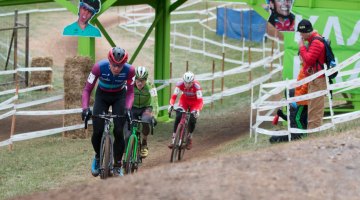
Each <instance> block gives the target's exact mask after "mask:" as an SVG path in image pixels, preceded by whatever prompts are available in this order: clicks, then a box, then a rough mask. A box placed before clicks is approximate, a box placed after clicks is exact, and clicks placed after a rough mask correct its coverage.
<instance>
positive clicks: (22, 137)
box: [0, 121, 92, 147]
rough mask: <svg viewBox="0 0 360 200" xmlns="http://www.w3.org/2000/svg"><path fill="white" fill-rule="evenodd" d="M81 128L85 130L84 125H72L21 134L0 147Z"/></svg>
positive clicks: (0, 143)
mask: <svg viewBox="0 0 360 200" xmlns="http://www.w3.org/2000/svg"><path fill="white" fill-rule="evenodd" d="M89 124H92V121H89ZM81 128H84V124H78V125H72V126H67V127H62V128H54V129H49V130H42V131H34V132H28V133H20V134H16V135H13V136H12V137H11V138H10V139H7V140H5V141H2V142H0V147H1V146H5V145H9V144H12V143H13V142H16V141H23V140H29V139H34V138H39V137H44V136H48V135H54V134H57V133H62V132H64V131H72V130H77V129H81Z"/></svg>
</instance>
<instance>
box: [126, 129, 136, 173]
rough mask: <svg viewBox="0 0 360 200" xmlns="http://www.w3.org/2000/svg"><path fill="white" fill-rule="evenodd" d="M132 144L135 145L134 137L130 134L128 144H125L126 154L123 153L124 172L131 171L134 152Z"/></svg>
mask: <svg viewBox="0 0 360 200" xmlns="http://www.w3.org/2000/svg"><path fill="white" fill-rule="evenodd" d="M134 146H135V138H134V137H133V136H130V138H129V142H128V146H127V154H126V155H125V162H124V166H125V174H131V173H132V172H133V170H132V169H133V165H134V162H133V159H132V156H133V154H134Z"/></svg>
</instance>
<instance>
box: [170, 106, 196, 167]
mask: <svg viewBox="0 0 360 200" xmlns="http://www.w3.org/2000/svg"><path fill="white" fill-rule="evenodd" d="M180 112H181V119H180V122H179V124H178V126H177V129H176V136H175V142H174V146H173V148H172V151H171V158H170V162H175V161H176V160H181V159H182V158H183V156H184V153H185V144H186V143H187V139H188V136H189V131H188V125H189V120H190V115H191V113H190V111H189V109H188V110H187V111H184V110H181V111H180Z"/></svg>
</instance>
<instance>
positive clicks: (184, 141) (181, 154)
mask: <svg viewBox="0 0 360 200" xmlns="http://www.w3.org/2000/svg"><path fill="white" fill-rule="evenodd" d="M181 132H182V134H181V136H182V138H181V144H180V148H179V157H178V159H179V160H181V159H183V157H184V154H185V150H186V145H187V142H188V141H187V139H188V130H187V128H186V127H184V128H183V129H181Z"/></svg>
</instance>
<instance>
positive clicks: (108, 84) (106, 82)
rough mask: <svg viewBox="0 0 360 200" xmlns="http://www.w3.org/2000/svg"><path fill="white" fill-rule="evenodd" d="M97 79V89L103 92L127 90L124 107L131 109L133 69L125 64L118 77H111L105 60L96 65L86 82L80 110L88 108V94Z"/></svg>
mask: <svg viewBox="0 0 360 200" xmlns="http://www.w3.org/2000/svg"><path fill="white" fill-rule="evenodd" d="M98 79H99V84H98V87H99V88H100V89H101V90H103V91H105V92H110V93H113V92H119V91H121V90H122V89H125V88H126V89H127V98H126V107H127V108H131V106H132V104H133V101H134V80H135V68H134V67H133V66H131V65H130V64H128V63H125V64H124V66H123V68H122V70H121V72H120V73H119V74H118V75H113V74H112V72H111V70H110V63H109V61H108V60H107V59H105V60H101V61H99V62H98V63H96V64H95V65H94V66H93V68H92V70H91V72H90V74H89V76H88V79H87V81H86V85H85V88H84V90H83V94H82V108H87V107H88V106H89V100H90V94H91V92H92V90H93V88H94V86H95V84H96V82H97V80H98Z"/></svg>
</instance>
